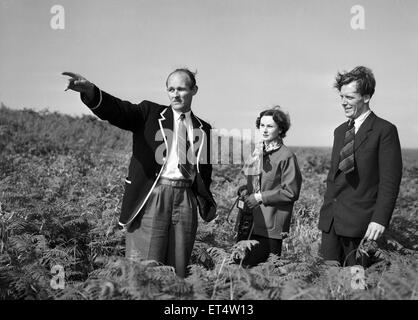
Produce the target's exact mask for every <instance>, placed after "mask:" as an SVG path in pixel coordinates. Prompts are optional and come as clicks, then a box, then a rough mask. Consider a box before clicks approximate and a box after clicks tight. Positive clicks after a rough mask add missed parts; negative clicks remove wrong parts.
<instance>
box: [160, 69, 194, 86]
mask: <svg viewBox="0 0 418 320" xmlns="http://www.w3.org/2000/svg"><path fill="white" fill-rule="evenodd" d="M178 72H183V73H185V74H186V75H187V76H188V77H189V81H190V83H189V84H190V86H189V88H190V89H193V88H194V87H195V86H196V74H197V71H196V72H192V71H190V70H189V69H187V68H178V69H176V70H174V71H173V72H171V73H170V74H169V75H168V77H167V80H166V81H165V85H166V86H168V79H169V78H170V77H171V75H173V74H175V73H178Z"/></svg>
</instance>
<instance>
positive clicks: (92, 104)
mask: <svg viewBox="0 0 418 320" xmlns="http://www.w3.org/2000/svg"><path fill="white" fill-rule="evenodd" d="M80 98H81V101H83V103H84V104H85V105H86V106H87V107H89V108H90V109H91V110H94V109H97V108H98V107H100V104H101V103H102V90H100V89H99V88H97V87H96V86H94V97H93V99H88V98H87V96H86V95H85V94H84V93H80Z"/></svg>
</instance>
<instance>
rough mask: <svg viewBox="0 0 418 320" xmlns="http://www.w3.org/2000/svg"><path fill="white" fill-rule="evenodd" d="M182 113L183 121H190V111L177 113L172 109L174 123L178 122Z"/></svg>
mask: <svg viewBox="0 0 418 320" xmlns="http://www.w3.org/2000/svg"><path fill="white" fill-rule="evenodd" d="M182 113H184V115H185V117H186V118H185V120H186V121H189V120H190V117H191V115H190V114H191V113H192V111H191V110H189V111H187V112H179V111H177V110H174V109H173V115H174V120H176V121H178V120H180V115H181V114H182Z"/></svg>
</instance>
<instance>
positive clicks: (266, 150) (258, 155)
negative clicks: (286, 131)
mask: <svg viewBox="0 0 418 320" xmlns="http://www.w3.org/2000/svg"><path fill="white" fill-rule="evenodd" d="M282 144H283V143H282V141H281V140H274V141H271V142H269V143H264V142H262V141H261V142H260V143H258V144H256V145H255V148H254V151H253V153H252V154H251V156H249V157H248V159H247V161H246V162H245V163H244V167H243V168H242V170H241V172H242V173H244V175H246V176H247V177H248V176H252V184H253V192H258V191H260V179H261V171H262V168H263V156H264V155H267V154H270V153H272V152H274V151H276V150H278V149H280V147H281V146H282Z"/></svg>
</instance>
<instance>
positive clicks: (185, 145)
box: [177, 113, 193, 179]
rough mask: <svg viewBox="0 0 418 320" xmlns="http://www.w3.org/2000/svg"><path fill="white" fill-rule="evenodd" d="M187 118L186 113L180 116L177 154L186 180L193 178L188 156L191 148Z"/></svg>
mask: <svg viewBox="0 0 418 320" xmlns="http://www.w3.org/2000/svg"><path fill="white" fill-rule="evenodd" d="M185 118H186V116H185V114H184V113H182V114H181V115H180V122H179V126H178V131H177V154H178V157H179V163H178V165H177V166H178V168H179V170H180V172H181V174H182V175H183V176H184V177H185V178H186V179H190V178H191V176H192V168H193V165H192V164H191V163H190V161H189V159H188V158H187V154H188V152H189V148H190V141H189V138H188V134H187V126H186V120H185Z"/></svg>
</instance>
